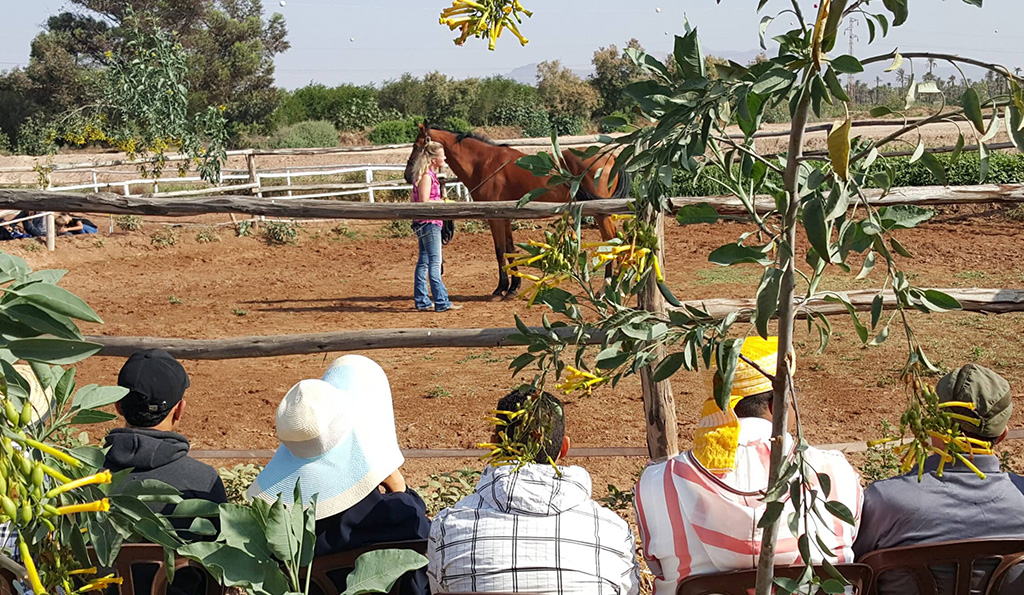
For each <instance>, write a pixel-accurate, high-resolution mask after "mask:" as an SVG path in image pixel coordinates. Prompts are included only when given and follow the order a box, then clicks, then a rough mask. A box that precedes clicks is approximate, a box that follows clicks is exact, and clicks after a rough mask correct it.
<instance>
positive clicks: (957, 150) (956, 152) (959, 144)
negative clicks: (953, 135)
mask: <svg viewBox="0 0 1024 595" xmlns="http://www.w3.org/2000/svg"><path fill="white" fill-rule="evenodd" d="M963 152H964V133H963V132H961V133H959V136H958V137H957V140H956V146H954V147H953V152H952V153H950V155H949V164H950V165H953V164H955V163H956V162H957V161H959V160H960V155H961V154H962V153H963Z"/></svg>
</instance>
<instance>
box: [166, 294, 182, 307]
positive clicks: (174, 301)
mask: <svg viewBox="0 0 1024 595" xmlns="http://www.w3.org/2000/svg"><path fill="white" fill-rule="evenodd" d="M167 301H168V302H170V304H171V305H172V306H177V305H179V304H183V303H184V301H183V300H182V299H181V298H180V297H178V296H176V295H169V296H167Z"/></svg>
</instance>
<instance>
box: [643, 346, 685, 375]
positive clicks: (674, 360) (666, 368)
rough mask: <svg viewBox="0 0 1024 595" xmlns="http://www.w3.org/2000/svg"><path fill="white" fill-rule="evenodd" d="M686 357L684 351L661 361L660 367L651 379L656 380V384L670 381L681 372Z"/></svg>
mask: <svg viewBox="0 0 1024 595" xmlns="http://www.w3.org/2000/svg"><path fill="white" fill-rule="evenodd" d="M684 357H685V353H684V352H682V351H677V352H676V353H673V354H670V355H669V356H668V357H666V358H665V359H663V360H661V362H660V363H659V364H658V367H657V368H655V370H654V374H653V375H652V376H651V379H652V380H654V382H661V381H662V380H668V379H669V378H671V377H672V375H673V374H675V373H676V372H677V371H679V368H680V367H682V365H683V358H684Z"/></svg>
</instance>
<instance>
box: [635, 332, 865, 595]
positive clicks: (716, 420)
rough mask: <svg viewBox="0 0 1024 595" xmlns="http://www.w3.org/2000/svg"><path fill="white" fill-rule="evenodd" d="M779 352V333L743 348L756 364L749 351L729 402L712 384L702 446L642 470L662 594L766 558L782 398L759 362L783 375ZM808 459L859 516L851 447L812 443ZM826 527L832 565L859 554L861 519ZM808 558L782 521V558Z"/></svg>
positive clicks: (647, 552) (647, 528)
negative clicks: (768, 495) (775, 424)
mask: <svg viewBox="0 0 1024 595" xmlns="http://www.w3.org/2000/svg"><path fill="white" fill-rule="evenodd" d="M778 351H779V341H778V338H777V337H769V338H767V339H762V338H761V337H748V338H747V339H746V340H745V341H744V342H743V346H742V347H741V349H740V353H741V354H742V355H743V357H744V358H746V359H747V360H750V361H751V362H753V363H754V364H756V367H755V366H752V365H750V364H749V363H747V362H746V361H744V360H743V358H741V359H740V361H739V362H738V363H737V365H736V375H735V380H734V381H733V386H732V391H731V392H730V397H729V403H728V406H727V407H726V409H725V410H724V411H723V410H722V409H720V408H719V407H718V404H717V403H716V402H715V399H714V397H713V395H714V391H713V390H712V389H711V388H710V387H709V389H708V398H707V400H706V401H705V402H704V405H703V406H702V408H701V419H700V424H699V426H698V428H697V431H696V432H695V435H694V446H693V450H691V451H687V452H684V453H683V454H681V455H679V456H677V457H674V458H671V459H669V460H668V461H666V462H664V463H657V464H651V465H649V466H648V467H647V468H646V469H645V470H644V472H643V474H642V475H641V476H640V480H639V481H638V482H637V485H636V488H635V490H634V498H633V502H634V505H635V507H636V515H637V525H639V527H640V536H641V540H642V542H643V549H644V557H645V559H646V560H647V564H648V566H649V567H650V568H651V571H652V572H653V573H654V575H655V581H654V593H655V595H669V594H672V593H675V590H676V585H677V583H678V582H679V581H681V580H682V579H684V578H686V577H688V576H692V575H699V574H710V573H716V572H727V571H730V570H741V569H749V568H754V567H755V566H756V565H757V556H758V554H759V553H760V548H761V537H762V532H761V529H758V528H757V523H758V521H759V520H760V519H761V516H762V515H763V514H764V511H765V508H766V504H765V502H764V501H763V498H764V493H765V491H766V489H767V487H768V462H769V456H770V453H771V437H772V421H771V419H772V395H773V393H772V380H771V378H769V377H768V376H766V375H765V374H762V373H761V372H759V371H758V368H760V369H761V370H763V371H764V372H766V373H767V374H775V371H776V366H777V362H778ZM790 361H791V362H793V361H795V359H794V358H793V357H791V358H790ZM791 371H792V372H794V373H795V369H794V370H791ZM715 377H716V379H717V378H718V375H717V374H716V375H715ZM717 381H720V380H717ZM792 449H793V439H792V438H791V437H790V436H786V450H787V452H788V453H790V454H791V453H792ZM804 456H805V457H806V459H807V462H808V463H810V465H811V466H812V467H813V468H814V469H815V471H817V472H818V473H825V474H828V476H829V478H830V479H831V482H830V483H831V485H830V492H829V494H828V497H827V498H826V499H827V500H839V501H840V502H842V503H843V504H845V505H846V506H847V508H849V509H850V510H851V511H853V512H854V515H855V516H856V518H857V519H858V520H859V518H860V510H861V503H862V501H863V495H862V492H861V487H860V477H859V476H858V474H857V472H856V471H855V470H854V469H853V467H852V466H850V464H849V463H848V462H847V461H846V458H845V457H844V456H843V454H842V453H840V452H837V451H822V450H819V449H815V448H809V449H808V450H807V451H806V452H805V453H804ZM811 479H812V481H813V482H817V478H811ZM818 489H819V490H820V489H821V488H820V486H818ZM790 512H792V505H791V504H789V503H788V502H787V503H786V509H785V510H784V511H783V516H782V518H783V519H785V518H787V517H788V514H789V513H790ZM820 512H821V513H822V518H825V519H828V520H829V521H830V522H831V519H832V518H833V517H832V516H831V514H830V513H828V512H827V511H825V510H824V507H823V506H822V510H821V511H820ZM817 534H818V537H820V538H821V540H822V541H823V542H824V543H825V544H826V545H827V546H828V547H829V549H830V550H831V551H832V553H833V554H835V555H834V556H830V557H829V558H828V559H829V561H830V562H832V563H842V562H852V561H853V550H852V546H853V541H854V539H855V538H856V537H857V527H856V526H852V527H851V526H849V525H845V524H843V523H842V522H840V521H836V522H835V523H833V526H830V527H819V528H818V531H817ZM812 549H813V550H814V551H813V552H812V554H813V555H815V556H818V557H816V558H815V559H814V560H813V561H814V562H815V563H817V562H820V556H821V554H820V553H819V552H818V551H817V549H816V548H812ZM799 557H800V552H799V547H798V546H797V539H796V536H794V535H792V534H790V533H789V529H788V527H786V526H783V527H780V529H779V540H778V544H777V546H776V563H777V564H794V563H798V559H799Z"/></svg>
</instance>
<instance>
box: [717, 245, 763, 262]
mask: <svg viewBox="0 0 1024 595" xmlns="http://www.w3.org/2000/svg"><path fill="white" fill-rule="evenodd" d="M708 262H712V263H714V264H717V265H719V266H730V265H734V264H740V263H753V264H759V265H761V266H768V265H769V264H771V263H772V259H771V257H769V256H768V255H767V254H765V252H764V251H763V250H762V249H761V248H760V247H751V246H743V245H740V244H726V245H724V246H721V247H719V248H716V249H714V250H712V252H711V254H709V255H708Z"/></svg>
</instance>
